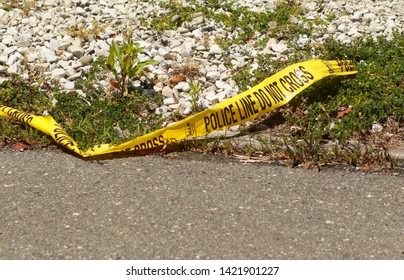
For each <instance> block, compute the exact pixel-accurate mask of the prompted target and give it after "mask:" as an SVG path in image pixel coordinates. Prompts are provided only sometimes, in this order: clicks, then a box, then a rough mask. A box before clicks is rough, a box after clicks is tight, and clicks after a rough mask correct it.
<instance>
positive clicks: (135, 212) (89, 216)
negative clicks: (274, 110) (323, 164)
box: [0, 148, 404, 259]
mask: <svg viewBox="0 0 404 280" xmlns="http://www.w3.org/2000/svg"><path fill="white" fill-rule="evenodd" d="M0 259H404V177H403V174H402V173H394V172H391V173H389V174H382V173H363V172H352V171H347V170H343V169H336V168H331V169H326V170H324V171H321V172H318V171H315V170H305V169H302V168H291V167H282V166H276V165H270V164H259V165H257V164H242V163H239V162H237V161H235V160H231V159H227V158H224V157H218V156H212V155H191V154H179V155H178V157H175V156H174V155H171V156H170V157H169V158H167V157H162V156H156V155H155V156H141V157H139V156H137V157H135V156H132V157H121V158H111V159H105V160H83V159H81V158H78V157H76V156H73V155H71V154H68V153H65V152H63V151H61V150H59V149H56V148H50V149H42V150H27V151H24V152H18V151H9V150H0Z"/></svg>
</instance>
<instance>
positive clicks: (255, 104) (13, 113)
mask: <svg viewBox="0 0 404 280" xmlns="http://www.w3.org/2000/svg"><path fill="white" fill-rule="evenodd" d="M356 73H357V70H356V67H355V65H354V64H353V63H352V61H350V60H338V61H336V60H332V61H325V60H309V61H305V62H301V63H296V64H293V65H291V66H289V67H287V68H285V69H283V70H282V71H280V72H278V73H276V74H275V75H273V76H271V77H269V78H267V79H265V80H264V81H263V82H261V83H260V84H258V85H256V86H255V87H253V88H251V89H249V90H247V91H245V92H243V93H240V94H238V95H237V96H234V97H232V98H229V99H227V100H225V101H223V102H221V103H219V104H216V105H215V106H213V107H211V108H209V109H207V110H204V111H202V112H200V113H198V114H195V115H192V116H190V117H188V118H186V119H183V120H181V121H178V122H176V123H174V124H172V125H170V126H168V127H165V128H162V129H159V130H157V131H154V132H151V133H148V134H146V135H143V136H140V137H138V138H135V139H133V140H130V141H127V142H125V143H122V144H117V145H112V144H102V145H96V146H94V147H92V148H90V149H88V150H86V151H82V150H80V149H79V148H78V146H77V143H76V142H75V141H74V140H73V138H72V137H70V136H69V135H68V134H67V133H66V132H65V131H64V130H63V128H62V127H61V126H60V125H59V124H58V123H57V122H56V121H55V120H54V119H53V118H52V117H51V116H35V115H31V114H27V113H24V112H21V111H19V110H16V109H13V108H10V107H6V106H0V117H5V118H12V119H15V120H17V121H20V122H23V123H26V124H28V125H30V126H32V127H34V128H36V129H38V130H40V131H42V132H43V133H46V134H48V135H50V136H51V137H52V138H53V139H54V140H55V141H56V142H57V143H58V144H60V145H62V146H64V147H66V148H67V149H69V150H72V151H74V152H76V153H77V154H79V155H81V156H83V157H90V156H96V155H102V154H107V153H114V152H121V151H137V150H146V149H151V148H157V147H160V146H164V145H166V144H169V143H173V142H178V141H180V140H183V139H186V138H195V137H199V136H204V135H207V134H209V133H211V132H214V131H218V130H222V129H225V128H228V127H231V126H234V125H239V124H242V123H245V122H247V121H250V120H252V119H255V118H257V117H258V116H261V115H263V114H265V113H268V112H269V111H272V110H274V109H276V108H278V107H280V106H283V105H285V104H286V103H288V102H289V101H290V100H291V99H292V98H293V97H295V96H296V95H297V94H298V93H300V92H301V91H303V90H304V89H306V88H307V87H309V86H310V85H312V84H314V83H315V82H317V81H319V80H321V79H323V78H325V77H329V76H337V75H352V74H356Z"/></svg>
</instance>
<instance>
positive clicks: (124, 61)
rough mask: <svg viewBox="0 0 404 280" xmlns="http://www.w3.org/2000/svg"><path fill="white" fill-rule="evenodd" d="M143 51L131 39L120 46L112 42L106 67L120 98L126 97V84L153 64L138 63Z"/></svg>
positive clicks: (148, 61) (151, 62)
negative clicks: (112, 76)
mask: <svg viewBox="0 0 404 280" xmlns="http://www.w3.org/2000/svg"><path fill="white" fill-rule="evenodd" d="M142 50H143V48H142V47H140V44H139V43H134V42H133V41H132V39H131V38H129V39H128V40H127V42H126V43H124V44H123V45H122V46H119V45H118V44H117V43H116V42H115V41H112V44H111V47H110V50H109V52H110V53H109V56H108V58H107V60H106V66H107V68H108V70H109V71H111V73H112V74H113V75H114V78H115V82H116V87H117V88H118V90H119V92H120V93H121V95H122V96H126V95H128V83H129V82H130V80H131V79H133V78H134V77H135V76H137V75H139V74H140V73H141V72H142V71H143V68H144V67H145V66H147V65H151V64H154V63H155V62H156V61H154V60H145V61H140V60H139V58H138V55H139V53H140V52H141V51H142Z"/></svg>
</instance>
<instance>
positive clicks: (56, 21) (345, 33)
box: [0, 0, 404, 116]
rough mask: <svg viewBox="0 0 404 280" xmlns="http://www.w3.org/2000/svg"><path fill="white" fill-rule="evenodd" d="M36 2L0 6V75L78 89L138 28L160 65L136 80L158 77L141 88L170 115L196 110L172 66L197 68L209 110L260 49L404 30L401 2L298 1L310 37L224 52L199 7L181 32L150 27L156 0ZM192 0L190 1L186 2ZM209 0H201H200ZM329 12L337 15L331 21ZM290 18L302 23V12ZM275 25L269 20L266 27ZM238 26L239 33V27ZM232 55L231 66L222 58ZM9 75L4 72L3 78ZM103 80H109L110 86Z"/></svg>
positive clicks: (250, 0)
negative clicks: (84, 32) (81, 32)
mask: <svg viewBox="0 0 404 280" xmlns="http://www.w3.org/2000/svg"><path fill="white" fill-rule="evenodd" d="M33 2H34V3H35V6H33V7H31V8H30V9H28V11H27V10H26V9H25V10H24V9H23V6H20V7H17V8H14V9H12V10H10V11H6V10H4V9H0V76H4V75H1V74H4V73H6V72H8V73H17V74H19V75H22V76H25V77H28V74H29V72H30V71H36V72H38V73H41V74H42V75H44V76H46V77H47V79H48V80H49V81H52V82H58V83H60V85H61V88H62V90H65V91H71V90H74V87H75V80H76V79H77V78H79V77H80V75H81V72H82V71H84V70H86V69H88V68H89V67H91V66H90V63H91V62H92V61H94V60H95V59H96V58H97V57H99V56H106V55H108V52H109V46H110V44H111V42H112V40H116V41H118V42H122V41H123V40H124V36H123V33H124V32H125V30H128V28H131V29H132V30H134V33H133V36H134V40H135V41H136V42H139V43H140V44H141V45H142V46H144V47H145V49H144V51H143V52H142V53H141V54H140V59H141V60H146V59H154V60H156V61H157V63H156V64H155V65H152V66H148V67H147V71H146V73H145V74H144V75H143V76H142V77H141V78H140V80H139V81H136V82H135V85H136V86H144V84H145V82H147V81H153V83H152V87H150V88H147V87H144V90H145V91H147V92H148V93H153V92H159V93H162V94H163V96H164V100H163V103H164V105H163V106H162V107H159V108H157V109H156V113H157V114H161V115H164V116H169V115H170V114H172V112H179V113H181V114H185V115H187V114H191V113H192V104H191V102H190V96H189V95H188V94H187V93H188V92H189V90H190V86H189V80H185V81H180V82H173V83H169V81H170V79H171V78H172V76H173V73H174V70H175V69H178V68H179V67H184V66H185V65H193V66H196V67H197V68H198V69H199V71H200V73H201V75H200V76H199V77H198V80H199V81H200V83H201V84H202V92H201V94H200V98H199V103H200V104H202V105H203V107H205V108H207V107H209V106H212V105H214V104H216V103H218V102H221V101H222V100H224V99H226V98H229V97H232V96H234V95H236V94H238V93H239V89H238V87H237V86H236V84H235V82H234V80H233V79H232V73H233V71H234V70H236V69H237V68H240V67H243V66H245V65H247V64H250V65H251V66H252V67H253V68H256V67H258V63H257V61H256V57H257V55H258V54H259V53H269V54H271V55H272V56H273V57H274V59H276V58H283V59H286V60H287V58H288V55H290V54H291V52H292V51H293V50H292V49H291V47H290V46H291V45H290V44H291V43H297V44H300V45H305V44H313V43H321V42H323V41H324V40H325V39H327V38H330V37H333V38H336V39H338V40H340V41H342V42H345V43H350V42H351V41H352V40H353V39H355V38H358V37H363V36H366V35H369V34H370V35H373V36H379V35H387V36H389V37H390V38H391V36H392V33H393V30H398V32H400V33H402V32H403V26H404V5H403V4H404V3H403V0H393V1H371V0H364V1H352V0H336V1H329V0H323V1H301V2H302V7H303V8H304V18H305V20H306V21H313V22H314V21H316V20H319V19H320V20H322V21H324V22H326V25H325V26H322V27H321V28H318V30H317V29H316V31H315V32H313V34H312V35H311V36H310V37H308V36H306V35H300V36H296V38H294V39H293V42H290V41H282V40H281V41H278V40H277V38H271V39H270V40H269V41H268V43H267V44H266V46H264V47H262V48H260V49H259V48H257V47H255V45H256V41H257V40H258V39H259V38H260V35H261V34H259V32H256V33H257V34H255V35H256V36H255V37H254V38H252V40H251V41H250V42H248V44H246V45H243V46H234V47H231V48H230V49H229V50H228V51H225V50H223V49H222V48H220V46H218V45H217V44H216V43H215V38H217V37H219V38H226V37H228V36H232V35H234V34H230V33H229V31H228V30H226V28H225V27H224V26H223V24H221V23H218V22H215V21H214V20H212V19H209V18H206V17H204V16H203V15H202V14H200V13H197V14H194V15H192V20H191V21H189V22H184V23H183V24H182V25H181V26H180V27H178V28H177V29H176V30H169V31H164V32H157V31H155V30H150V29H147V28H146V27H145V26H144V24H142V21H141V20H140V19H141V18H144V19H146V21H147V20H150V18H151V17H152V16H153V14H154V13H157V14H158V15H160V16H163V15H164V14H166V13H167V12H169V11H168V10H165V9H163V8H161V7H160V6H159V5H157V4H154V2H157V1H136V0H132V1H128V0H98V1H95V0H63V1H59V0H52V1H51V0H43V1H33ZM182 2H183V3H182V4H183V5H189V1H182ZM200 2H204V1H200ZM276 2H277V1H270V0H244V1H235V4H234V5H235V6H240V7H245V8H246V9H250V10H252V11H256V12H265V11H271V10H273V9H274V8H275V6H276ZM330 16H332V18H331V19H330ZM292 20H294V21H297V22H299V21H300V22H301V23H302V24H304V21H302V18H293V19H292ZM94 22H97V23H98V24H99V27H100V28H101V29H102V30H101V32H100V33H99V34H98V35H91V36H89V37H88V38H87V39H86V40H83V39H82V38H80V37H78V36H72V32H71V30H72V27H74V26H83V27H85V28H91V26H92V24H93V23H94ZM273 24H274V23H271V22H270V23H268V28H271V25H273ZM234 32H237V30H235V31H234ZM225 58H226V59H230V61H231V62H232V65H233V68H232V69H229V68H228V67H227V66H226V64H225ZM3 79H4V78H3ZM108 84H109V83H108V81H105V86H108Z"/></svg>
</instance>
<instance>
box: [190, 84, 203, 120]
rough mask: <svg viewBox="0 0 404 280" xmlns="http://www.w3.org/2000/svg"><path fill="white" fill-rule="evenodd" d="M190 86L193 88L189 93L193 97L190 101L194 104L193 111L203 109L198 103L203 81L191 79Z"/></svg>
mask: <svg viewBox="0 0 404 280" xmlns="http://www.w3.org/2000/svg"><path fill="white" fill-rule="evenodd" d="M189 86H190V88H191V90H190V92H188V93H187V94H188V95H189V96H190V98H191V99H190V102H191V104H192V111H194V112H199V111H200V110H201V106H200V104H199V103H198V100H199V94H200V91H201V83H200V82H199V81H190V82H189Z"/></svg>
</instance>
